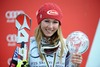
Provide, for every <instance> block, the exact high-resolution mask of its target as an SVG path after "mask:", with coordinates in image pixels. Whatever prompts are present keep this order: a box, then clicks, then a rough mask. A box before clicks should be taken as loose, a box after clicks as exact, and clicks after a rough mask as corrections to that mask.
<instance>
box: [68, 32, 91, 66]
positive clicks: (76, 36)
mask: <svg viewBox="0 0 100 67" xmlns="http://www.w3.org/2000/svg"><path fill="white" fill-rule="evenodd" d="M66 44H67V45H68V49H69V52H70V54H72V53H81V54H83V53H84V52H85V51H86V50H87V49H88V47H89V39H88V36H87V35H86V34H85V33H83V32H81V31H74V32H72V33H71V34H69V35H68V37H67V38H66ZM70 65H73V66H71V67H74V66H75V64H73V63H71V64H70Z"/></svg>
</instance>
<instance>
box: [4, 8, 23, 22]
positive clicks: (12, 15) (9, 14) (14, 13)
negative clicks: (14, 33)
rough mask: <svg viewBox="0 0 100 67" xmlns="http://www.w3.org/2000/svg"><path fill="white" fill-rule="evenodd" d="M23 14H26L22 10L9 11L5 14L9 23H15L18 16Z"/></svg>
mask: <svg viewBox="0 0 100 67" xmlns="http://www.w3.org/2000/svg"><path fill="white" fill-rule="evenodd" d="M23 13H24V11H22V10H16V11H7V12H6V13H5V17H6V18H7V22H9V23H14V21H15V18H16V16H17V15H19V14H23Z"/></svg>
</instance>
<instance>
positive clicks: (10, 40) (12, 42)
mask: <svg viewBox="0 0 100 67" xmlns="http://www.w3.org/2000/svg"><path fill="white" fill-rule="evenodd" d="M16 39H17V38H16V34H8V35H7V37H6V40H7V42H8V46H16Z"/></svg>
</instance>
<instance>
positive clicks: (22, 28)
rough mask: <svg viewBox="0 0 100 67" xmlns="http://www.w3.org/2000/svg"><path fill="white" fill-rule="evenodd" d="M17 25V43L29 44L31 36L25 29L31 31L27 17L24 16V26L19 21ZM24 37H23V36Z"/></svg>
mask: <svg viewBox="0 0 100 67" xmlns="http://www.w3.org/2000/svg"><path fill="white" fill-rule="evenodd" d="M15 23H16V27H17V29H18V36H17V43H21V42H23V41H24V42H28V38H29V34H28V33H27V32H26V31H25V28H27V29H30V28H29V26H28V24H27V20H26V15H24V20H23V24H22V25H21V24H20V22H18V20H16V21H15ZM21 35H23V36H21Z"/></svg>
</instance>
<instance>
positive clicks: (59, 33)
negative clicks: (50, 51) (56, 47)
mask: <svg viewBox="0 0 100 67" xmlns="http://www.w3.org/2000/svg"><path fill="white" fill-rule="evenodd" d="M40 27H41V26H40V24H39V25H38V27H37V28H36V29H35V39H36V41H37V45H38V50H39V54H40V58H41V59H42V60H44V57H43V55H42V53H41V51H40V48H41V38H42V36H43V33H42V31H41V28H40ZM55 35H56V36H55ZM53 36H55V38H54V40H53V41H55V40H57V39H59V40H60V42H61V52H60V61H61V58H62V55H63V53H64V47H65V46H64V45H65V44H64V40H63V35H62V31H61V26H60V25H59V28H58V30H57V32H56V33H55V34H54V35H53Z"/></svg>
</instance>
